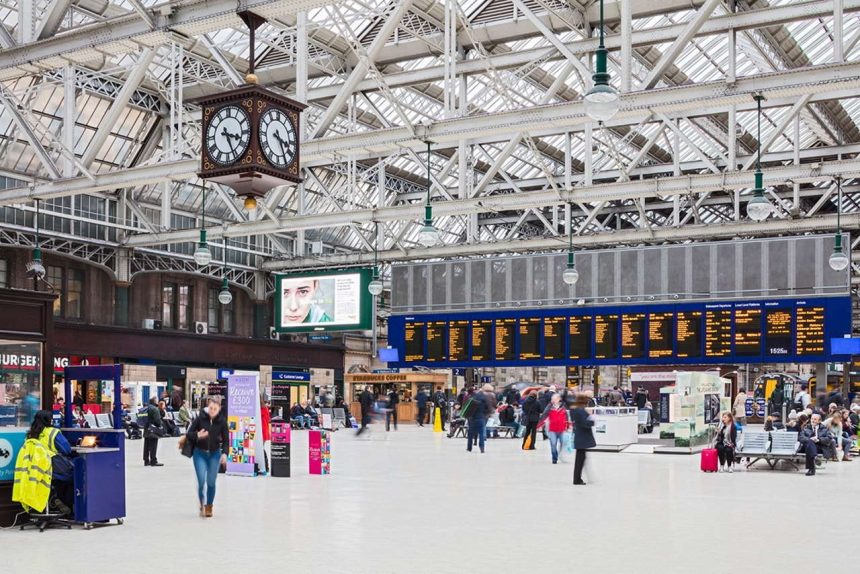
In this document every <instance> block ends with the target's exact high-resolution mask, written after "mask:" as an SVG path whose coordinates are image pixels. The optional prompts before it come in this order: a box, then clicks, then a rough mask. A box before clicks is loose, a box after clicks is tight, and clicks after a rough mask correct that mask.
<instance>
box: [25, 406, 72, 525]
mask: <svg viewBox="0 0 860 574" xmlns="http://www.w3.org/2000/svg"><path fill="white" fill-rule="evenodd" d="M52 423H53V414H52V413H51V411H39V412H37V413H36V416H35V417H34V418H33V424H32V425H30V431H29V432H28V433H27V440H26V441H24V446H23V447H22V448H21V451H20V452H19V453H18V457H17V459H16V460H15V478H14V484H13V486H12V500H14V501H17V502H20V503H21V505H22V506H24V508H25V509H27V510H31V509H32V510H36V511H39V512H41V511H45V510H46V509H47V507H48V503H49V502H50V505H51V507H52V508H54V509H55V510H58V511H60V512H61V513H62V514H71V512H72V505H73V503H74V491H73V489H72V480H73V473H74V467H73V466H72V462H71V461H70V460H69V459H68V458H66V457H67V456H68V455H70V454H71V453H72V447H71V445H70V444H69V441H67V440H66V437H64V436H63V434H62V433H61V432H60V431H59V429H56V428H54V427H53V426H52ZM52 486H53V489H54V493H55V495H56V496H55V498H54V499H50V496H51V487H52Z"/></svg>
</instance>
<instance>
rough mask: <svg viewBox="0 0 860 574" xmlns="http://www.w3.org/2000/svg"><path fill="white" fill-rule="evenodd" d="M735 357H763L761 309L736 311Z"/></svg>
mask: <svg viewBox="0 0 860 574" xmlns="http://www.w3.org/2000/svg"><path fill="white" fill-rule="evenodd" d="M735 355H738V356H741V357H755V356H756V355H761V309H735Z"/></svg>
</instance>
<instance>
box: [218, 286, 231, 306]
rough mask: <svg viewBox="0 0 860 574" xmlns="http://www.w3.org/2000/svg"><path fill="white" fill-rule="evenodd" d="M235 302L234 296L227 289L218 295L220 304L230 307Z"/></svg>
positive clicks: (223, 289)
mask: <svg viewBox="0 0 860 574" xmlns="http://www.w3.org/2000/svg"><path fill="white" fill-rule="evenodd" d="M232 301H233V294H232V293H230V290H229V289H227V288H226V287H224V288H222V289H221V291H220V292H219V293H218V302H219V303H221V304H222V305H229V304H230V303H231V302H232Z"/></svg>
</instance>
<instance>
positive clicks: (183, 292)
mask: <svg viewBox="0 0 860 574" xmlns="http://www.w3.org/2000/svg"><path fill="white" fill-rule="evenodd" d="M177 320H178V321H177V322H178V324H177V328H178V329H190V328H191V287H190V286H189V285H180V286H179V314H178V317H177Z"/></svg>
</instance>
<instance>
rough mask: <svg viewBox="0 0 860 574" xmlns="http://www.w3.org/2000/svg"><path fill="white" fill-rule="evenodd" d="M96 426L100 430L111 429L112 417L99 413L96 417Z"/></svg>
mask: <svg viewBox="0 0 860 574" xmlns="http://www.w3.org/2000/svg"><path fill="white" fill-rule="evenodd" d="M96 424H97V425H98V427H99V428H100V429H109V428H111V424H110V417H109V416H108V415H107V413H99V414H97V415H96ZM91 426H92V425H91Z"/></svg>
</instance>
